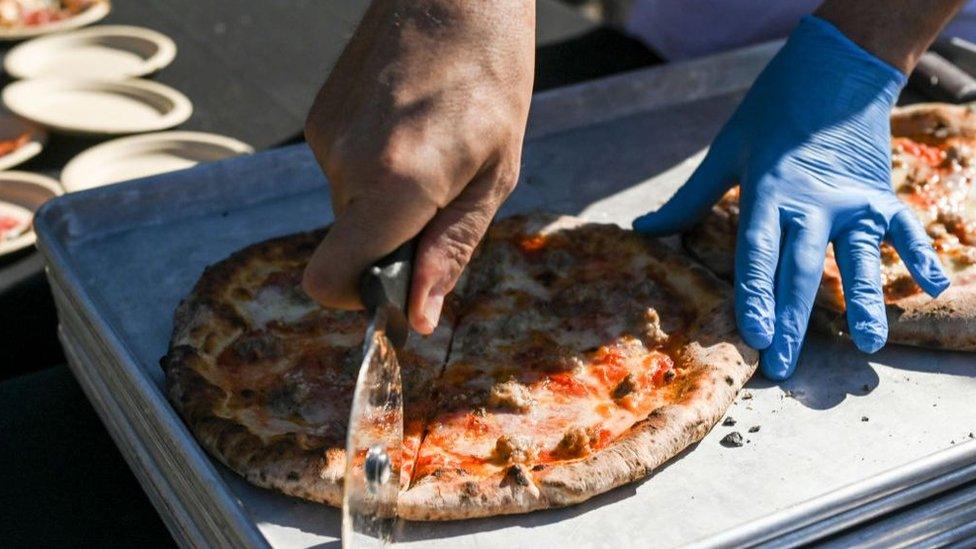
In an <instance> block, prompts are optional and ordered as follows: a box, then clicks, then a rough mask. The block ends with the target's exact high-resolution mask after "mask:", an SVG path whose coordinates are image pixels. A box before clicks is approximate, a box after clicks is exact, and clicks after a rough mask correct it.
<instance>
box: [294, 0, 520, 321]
mask: <svg viewBox="0 0 976 549" xmlns="http://www.w3.org/2000/svg"><path fill="white" fill-rule="evenodd" d="M534 41H535V6H534V2H526V1H524V0H493V1H491V2H487V1H484V2H482V1H478V2H473V1H470V0H387V1H384V0H376V1H374V2H373V4H372V5H371V7H370V8H369V10H368V12H367V13H366V15H365V16H364V18H363V21H362V22H361V23H360V26H359V28H358V29H357V31H356V34H355V35H354V36H353V38H352V40H351V41H350V43H349V44H348V46H347V47H346V49H345V51H344V52H343V54H342V56H341V57H340V59H339V61H338V62H337V64H336V66H335V67H334V69H333V70H332V73H331V74H330V76H329V78H328V80H327V81H326V83H325V85H324V86H323V87H322V89H321V90H320V91H319V94H318V96H317V97H316V99H315V103H314V104H313V106H312V109H311V112H310V113H309V115H308V120H307V122H306V127H305V135H306V137H307V139H308V143H309V145H310V146H311V148H312V151H313V152H314V153H315V157H316V159H317V160H318V162H319V164H320V165H321V166H322V169H323V170H324V171H325V173H326V175H327V176H328V178H329V181H330V183H331V190H332V207H333V210H334V213H335V223H334V224H333V226H332V229H331V230H330V231H329V233H328V234H327V236H326V237H325V238H324V239H323V241H322V243H321V244H320V245H319V247H318V248H317V249H316V250H315V253H314V254H313V255H312V258H311V260H310V262H309V264H308V267H307V269H306V270H305V276H304V280H303V282H302V286H303V288H304V289H305V291H306V292H307V293H308V294H309V295H310V296H312V297H313V298H314V299H316V300H317V301H319V302H320V303H322V304H323V305H326V306H329V307H337V308H344V309H353V308H358V307H360V306H361V304H360V302H359V297H358V292H357V285H358V280H359V276H360V274H361V273H362V272H363V270H364V269H365V268H366V267H368V266H369V265H370V264H371V263H373V262H374V261H376V260H377V259H379V258H381V257H383V256H384V255H386V254H388V253H390V252H391V251H393V250H394V249H395V248H396V247H397V246H399V245H400V244H402V243H404V242H406V241H407V240H409V239H410V238H412V237H414V236H416V235H418V234H419V235H420V240H419V243H418V246H417V254H416V258H415V264H414V271H413V285H412V289H411V293H410V298H409V302H408V308H409V310H410V322H411V324H412V325H413V327H414V329H416V330H417V331H419V332H421V333H430V332H431V331H432V330H433V329H434V327H436V325H437V320H438V318H439V316H440V310H441V307H442V305H443V301H444V296H445V295H446V294H447V293H448V292H450V291H451V289H453V288H454V285H455V283H456V282H457V280H458V277H459V276H460V274H461V272H462V270H463V269H464V267H465V266H466V265H467V263H468V261H469V260H470V258H471V254H472V252H473V251H474V248H475V246H476V245H477V243H478V242H479V241H480V240H481V238H482V236H484V233H485V231H486V230H487V227H488V224H489V222H490V221H491V219H492V217H494V215H495V212H496V211H497V210H498V208H499V206H500V205H501V203H502V201H504V199H505V198H506V197H507V196H508V194H509V193H510V192H511V190H512V189H513V188H514V186H515V183H516V181H517V179H518V170H519V161H520V155H521V148H522V140H523V137H524V133H525V124H526V119H527V117H528V109H529V102H530V98H531V93H532V78H533V65H534V62H533V56H534Z"/></svg>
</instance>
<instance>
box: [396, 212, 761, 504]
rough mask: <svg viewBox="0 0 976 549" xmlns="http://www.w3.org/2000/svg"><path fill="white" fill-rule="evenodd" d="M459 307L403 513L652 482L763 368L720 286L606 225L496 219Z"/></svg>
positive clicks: (565, 497)
mask: <svg viewBox="0 0 976 549" xmlns="http://www.w3.org/2000/svg"><path fill="white" fill-rule="evenodd" d="M461 303H462V306H461V309H460V318H459V321H458V325H457V328H456V329H455V336H454V341H453V343H452V345H451V354H450V359H449V361H448V363H447V366H446V368H445V371H444V374H443V375H442V376H441V378H440V379H439V380H438V381H437V394H438V404H437V412H436V414H435V415H434V416H433V418H432V419H431V421H430V422H429V423H428V425H427V432H426V434H425V436H424V440H423V443H422V444H421V447H420V454H419V456H418V458H417V463H416V466H415V472H414V476H413V481H412V483H411V487H410V489H409V490H408V491H407V492H406V493H405V494H404V495H403V498H402V499H401V502H400V507H401V514H403V516H405V517H407V518H412V519H420V520H430V519H455V518H467V517H475V516H486V515H496V514H503V513H516V512H525V511H529V510H532V509H540V508H546V507H559V506H564V505H568V504H572V503H576V502H579V501H582V500H585V499H587V498H589V497H592V496H593V495H596V494H599V493H602V492H605V491H607V490H609V489H611V488H613V487H615V486H619V485H621V484H624V483H627V482H631V481H633V480H636V479H639V478H643V477H644V476H646V475H647V474H648V473H649V472H650V471H652V470H653V469H654V468H656V467H657V466H658V465H660V464H661V463H663V462H664V461H666V460H667V459H669V458H671V457H672V456H674V455H675V454H677V453H678V452H680V451H681V450H682V449H684V448H685V447H686V446H687V445H689V444H691V443H693V442H696V441H697V440H699V439H701V437H703V436H704V435H705V434H706V433H707V432H708V431H709V429H711V427H712V425H714V424H715V422H716V421H717V420H718V419H719V418H720V417H721V415H722V414H723V413H724V412H725V410H726V408H727V407H728V406H729V405H730V404H731V402H732V399H733V398H734V396H735V394H736V393H737V391H738V390H739V389H740V388H741V387H742V385H743V384H744V383H745V382H746V380H747V379H748V378H749V376H750V375H751V374H752V372H753V369H754V368H755V364H756V357H755V354H754V353H753V352H752V351H751V350H750V349H748V348H746V347H745V345H743V344H742V343H741V342H739V340H738V337H737V336H736V334H735V327H734V324H733V321H732V315H731V310H730V301H729V298H728V292H727V289H726V288H725V286H724V285H722V284H721V283H719V282H718V281H717V280H715V279H714V278H713V277H711V276H710V275H709V274H708V273H706V272H705V271H704V270H701V269H699V268H697V267H695V266H694V265H692V264H691V263H690V262H689V261H688V260H686V259H684V258H682V257H680V256H679V255H678V254H676V253H674V252H672V251H670V250H669V249H668V248H667V246H665V245H663V244H662V243H660V242H658V241H655V240H649V239H647V238H644V237H641V236H640V235H637V234H635V233H633V232H631V231H626V230H623V229H620V228H619V227H616V226H612V225H596V224H591V223H585V222H583V221H581V220H579V219H575V218H569V217H550V216H531V217H515V218H509V219H506V220H503V221H501V222H500V223H498V224H497V225H495V226H494V227H493V228H492V229H490V230H489V233H488V236H487V237H486V240H485V243H484V244H483V247H482V250H481V253H480V254H479V256H478V257H477V258H476V259H475V260H474V262H473V263H472V265H471V267H470V279H469V280H468V286H467V291H466V293H465V295H464V296H463V297H462V299H461Z"/></svg>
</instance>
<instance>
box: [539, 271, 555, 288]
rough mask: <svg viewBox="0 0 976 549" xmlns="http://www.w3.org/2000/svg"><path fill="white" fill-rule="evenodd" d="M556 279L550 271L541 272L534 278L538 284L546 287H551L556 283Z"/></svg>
mask: <svg viewBox="0 0 976 549" xmlns="http://www.w3.org/2000/svg"><path fill="white" fill-rule="evenodd" d="M556 278H557V277H556V273H554V272H552V271H543V272H541V273H539V274H538V275H536V277H535V279H536V280H538V281H539V283H540V284H542V285H543V286H546V287H549V286H552V283H553V282H555V281H556Z"/></svg>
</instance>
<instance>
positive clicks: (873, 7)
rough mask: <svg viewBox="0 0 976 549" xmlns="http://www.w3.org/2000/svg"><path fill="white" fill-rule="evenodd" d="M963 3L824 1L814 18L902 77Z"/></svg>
mask: <svg viewBox="0 0 976 549" xmlns="http://www.w3.org/2000/svg"><path fill="white" fill-rule="evenodd" d="M963 4H965V0H826V1H825V2H824V3H823V4H821V5H820V7H819V8H818V9H817V11H816V12H815V15H817V16H818V17H821V18H822V19H825V20H827V21H829V22H830V23H832V24H833V25H834V26H836V27H837V28H838V29H840V31H841V32H843V33H844V34H845V35H847V37H848V38H850V39H851V40H853V41H854V42H855V43H857V44H858V45H859V46H861V47H862V48H864V49H865V50H867V51H869V52H871V53H873V54H874V55H876V56H877V57H878V58H880V59H882V60H884V61H885V62H887V63H889V64H890V65H892V66H894V67H895V68H897V69H898V70H900V71H902V72H903V73H905V74H908V73H910V72H911V71H912V69H914V68H915V64H916V63H917V62H918V58H919V56H920V55H922V53H923V52H924V51H925V50H926V49H927V48H928V47H929V45H930V44H931V43H932V41H933V40H935V37H936V36H938V34H939V31H941V30H942V27H944V26H945V25H946V23H948V22H949V20H950V19H952V17H953V16H954V15H955V14H956V12H957V11H959V8H961V7H962V6H963Z"/></svg>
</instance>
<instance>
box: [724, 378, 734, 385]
mask: <svg viewBox="0 0 976 549" xmlns="http://www.w3.org/2000/svg"><path fill="white" fill-rule="evenodd" d="M725 383H726V384H727V385H733V384H734V383H735V380H734V379H732V376H725Z"/></svg>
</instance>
